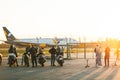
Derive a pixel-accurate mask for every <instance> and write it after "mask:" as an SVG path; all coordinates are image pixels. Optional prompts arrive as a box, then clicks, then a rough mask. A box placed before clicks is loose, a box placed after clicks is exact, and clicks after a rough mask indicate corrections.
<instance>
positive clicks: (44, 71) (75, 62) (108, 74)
mask: <svg viewBox="0 0 120 80" xmlns="http://www.w3.org/2000/svg"><path fill="white" fill-rule="evenodd" d="M18 61H19V67H14V66H13V67H9V66H8V64H7V60H6V59H3V63H2V65H1V66H0V80H120V76H119V74H120V65H119V63H120V61H117V66H115V65H114V64H115V60H114V59H110V66H109V67H104V60H102V62H103V66H101V67H96V66H95V59H89V60H88V65H89V66H90V67H88V68H85V66H86V65H87V64H86V59H71V60H65V63H64V65H63V67H61V66H59V65H58V64H57V62H56V66H54V67H51V66H50V60H47V62H46V63H45V67H41V66H40V65H39V64H38V67H34V68H32V66H31V65H30V67H25V66H22V65H21V59H20V58H19V59H18Z"/></svg>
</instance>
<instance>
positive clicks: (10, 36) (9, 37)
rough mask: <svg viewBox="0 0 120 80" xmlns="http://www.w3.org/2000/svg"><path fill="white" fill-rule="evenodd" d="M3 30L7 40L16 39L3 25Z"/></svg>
mask: <svg viewBox="0 0 120 80" xmlns="http://www.w3.org/2000/svg"><path fill="white" fill-rule="evenodd" d="M3 31H4V34H5V36H6V39H7V41H13V40H15V39H16V38H15V37H14V36H13V35H12V33H10V31H9V30H8V29H7V28H6V27H3Z"/></svg>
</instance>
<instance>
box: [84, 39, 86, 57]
mask: <svg viewBox="0 0 120 80" xmlns="http://www.w3.org/2000/svg"><path fill="white" fill-rule="evenodd" d="M84 59H86V38H85V37H84Z"/></svg>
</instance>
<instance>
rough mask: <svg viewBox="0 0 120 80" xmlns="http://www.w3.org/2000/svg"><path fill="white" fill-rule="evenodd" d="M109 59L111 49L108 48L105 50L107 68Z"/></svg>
mask: <svg viewBox="0 0 120 80" xmlns="http://www.w3.org/2000/svg"><path fill="white" fill-rule="evenodd" d="M109 58H110V48H109V46H107V47H106V48H105V67H106V65H107V66H109Z"/></svg>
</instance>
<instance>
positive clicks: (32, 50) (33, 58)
mask: <svg viewBox="0 0 120 80" xmlns="http://www.w3.org/2000/svg"><path fill="white" fill-rule="evenodd" d="M30 54H31V61H32V67H34V63H35V65H36V67H37V59H36V56H37V49H36V48H35V47H34V46H33V45H32V47H31V48H30Z"/></svg>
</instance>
